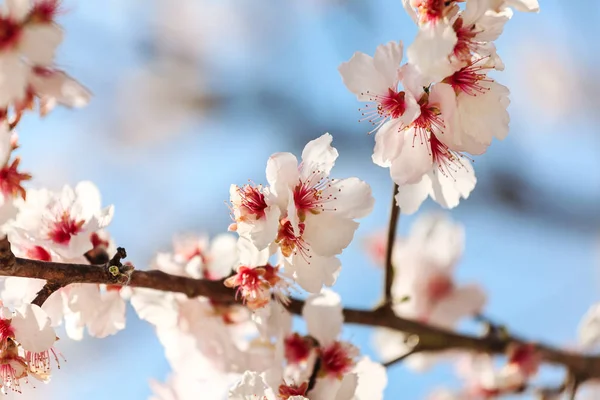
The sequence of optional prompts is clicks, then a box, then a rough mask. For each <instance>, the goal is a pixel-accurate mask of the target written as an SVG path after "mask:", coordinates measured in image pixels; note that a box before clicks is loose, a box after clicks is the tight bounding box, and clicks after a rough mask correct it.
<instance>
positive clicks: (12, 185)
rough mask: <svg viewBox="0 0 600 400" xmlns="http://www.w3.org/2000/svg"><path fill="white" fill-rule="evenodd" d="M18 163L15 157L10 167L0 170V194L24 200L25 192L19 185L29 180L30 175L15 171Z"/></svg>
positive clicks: (6, 166) (18, 160)
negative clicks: (19, 197)
mask: <svg viewBox="0 0 600 400" xmlns="http://www.w3.org/2000/svg"><path fill="white" fill-rule="evenodd" d="M20 161H21V160H20V159H19V158H18V157H17V158H16V159H15V160H14V161H13V162H12V164H11V165H8V164H7V165H5V166H4V168H2V169H0V192H2V194H4V195H5V196H7V197H17V196H21V197H22V198H23V200H25V197H26V192H25V189H24V188H23V186H22V185H21V183H22V182H23V181H26V180H29V179H31V175H29V174H23V173H20V172H19V171H17V168H18V167H19V162H20Z"/></svg>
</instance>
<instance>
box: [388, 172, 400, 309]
mask: <svg viewBox="0 0 600 400" xmlns="http://www.w3.org/2000/svg"><path fill="white" fill-rule="evenodd" d="M396 193H398V185H397V184H395V183H394V191H393V192H392V206H391V210H390V222H389V225H388V233H387V244H386V247H385V288H384V295H385V303H384V307H390V306H391V305H392V283H393V282H394V266H393V265H392V253H393V251H394V243H395V241H396V230H397V229H398V221H399V219H400V218H399V217H400V207H398V205H397V204H396Z"/></svg>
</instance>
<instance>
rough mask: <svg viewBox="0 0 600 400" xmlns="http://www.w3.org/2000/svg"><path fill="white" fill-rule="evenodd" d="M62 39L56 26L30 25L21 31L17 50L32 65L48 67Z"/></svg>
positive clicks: (60, 32) (52, 61) (60, 31)
mask: <svg viewBox="0 0 600 400" xmlns="http://www.w3.org/2000/svg"><path fill="white" fill-rule="evenodd" d="M62 39H63V32H62V30H61V29H60V28H59V27H58V25H55V24H48V23H44V24H31V25H29V26H28V27H27V28H25V29H24V30H23V33H22V36H21V40H20V43H19V45H20V46H19V48H20V50H21V51H22V52H23V54H24V55H25V56H26V57H27V58H28V59H29V61H30V62H31V63H32V64H35V65H42V66H50V65H52V64H53V63H54V52H55V50H56V48H57V47H58V45H59V44H60V42H62Z"/></svg>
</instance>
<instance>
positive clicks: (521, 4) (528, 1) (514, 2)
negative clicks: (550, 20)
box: [506, 0, 540, 12]
mask: <svg viewBox="0 0 600 400" xmlns="http://www.w3.org/2000/svg"><path fill="white" fill-rule="evenodd" d="M506 5H507V6H509V7H514V9H515V10H517V11H521V12H539V11H540V4H539V3H538V0H506Z"/></svg>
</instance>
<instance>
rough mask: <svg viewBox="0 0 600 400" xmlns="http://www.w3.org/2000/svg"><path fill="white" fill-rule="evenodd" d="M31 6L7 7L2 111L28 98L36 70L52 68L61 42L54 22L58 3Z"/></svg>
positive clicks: (13, 3) (1, 23)
mask: <svg viewBox="0 0 600 400" xmlns="http://www.w3.org/2000/svg"><path fill="white" fill-rule="evenodd" d="M41 3H42V2H36V4H33V5H32V4H31V2H30V1H29V0H8V1H6V2H5V3H4V8H3V10H2V18H0V29H1V30H2V31H3V32H4V34H3V37H2V40H1V42H0V48H2V50H1V51H0V108H6V107H7V106H8V105H9V104H10V103H12V102H15V101H20V100H23V99H24V98H25V95H26V90H27V86H28V80H29V76H30V73H31V69H32V67H33V66H37V65H39V66H51V65H52V64H53V63H54V53H55V50H56V48H57V47H58V45H59V44H60V42H61V41H62V37H63V34H62V30H61V29H60V28H59V27H58V25H56V24H55V23H54V22H53V17H54V14H55V13H56V9H57V8H58V1H46V2H44V3H47V6H46V7H42V6H41V5H40V4H41Z"/></svg>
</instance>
